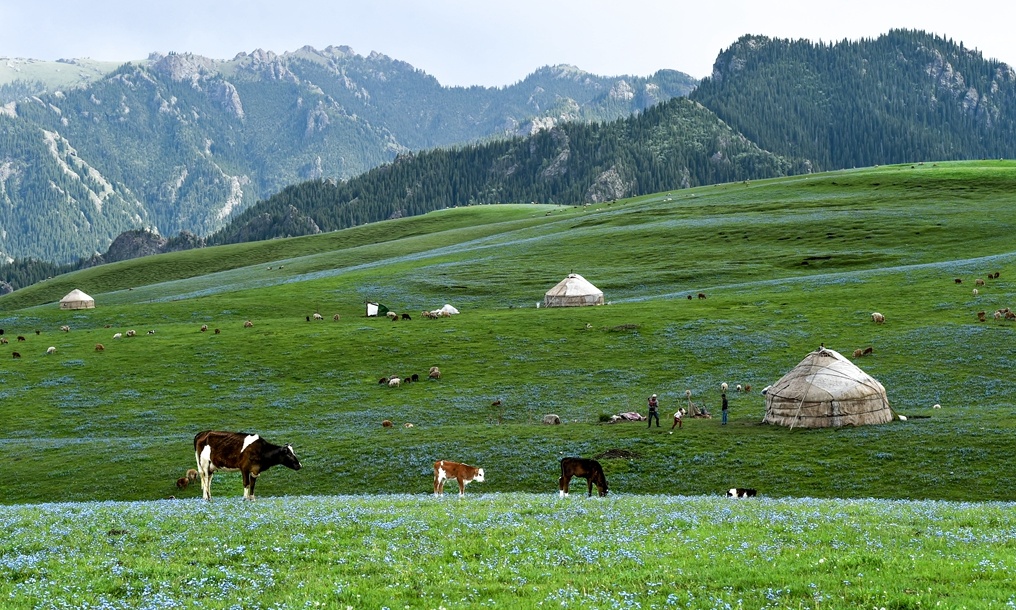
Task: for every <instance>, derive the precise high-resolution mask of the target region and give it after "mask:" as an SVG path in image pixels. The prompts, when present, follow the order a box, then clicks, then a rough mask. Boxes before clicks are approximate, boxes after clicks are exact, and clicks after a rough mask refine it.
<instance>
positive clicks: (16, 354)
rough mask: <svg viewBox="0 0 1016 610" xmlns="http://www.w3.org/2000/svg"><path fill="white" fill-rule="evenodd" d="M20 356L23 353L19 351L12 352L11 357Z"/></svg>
mask: <svg viewBox="0 0 1016 610" xmlns="http://www.w3.org/2000/svg"><path fill="white" fill-rule="evenodd" d="M20 357H21V354H19V353H17V352H11V358H20Z"/></svg>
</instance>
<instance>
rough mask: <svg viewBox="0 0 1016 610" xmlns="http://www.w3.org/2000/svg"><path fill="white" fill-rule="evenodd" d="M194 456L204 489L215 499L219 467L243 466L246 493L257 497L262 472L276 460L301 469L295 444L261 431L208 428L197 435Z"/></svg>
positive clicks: (206, 496) (250, 497)
mask: <svg viewBox="0 0 1016 610" xmlns="http://www.w3.org/2000/svg"><path fill="white" fill-rule="evenodd" d="M194 458H195V459H196V460H197V462H198V474H200V475H201V493H202V495H203V496H204V498H205V500H211V499H212V475H213V474H214V473H215V471H216V470H223V471H231V470H232V471H235V470H239V471H240V473H241V474H242V475H243V497H244V499H245V500H253V499H254V484H255V483H256V482H257V478H258V475H259V474H261V473H262V472H263V471H265V470H268V469H269V468H271V467H272V466H275V465H276V464H282V465H283V466H285V467H287V468H292V469H293V470H300V460H299V459H297V457H296V454H295V453H293V446H292V445H281V446H280V445H273V444H271V443H269V442H268V441H266V440H264V439H263V438H261V437H260V436H258V435H257V434H247V433H246V432H223V431H221V430H205V431H204V432H198V434H197V435H196V436H195V437H194Z"/></svg>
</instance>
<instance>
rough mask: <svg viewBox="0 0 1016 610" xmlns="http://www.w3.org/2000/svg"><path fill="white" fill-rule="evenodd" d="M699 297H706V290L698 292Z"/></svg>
mask: <svg viewBox="0 0 1016 610" xmlns="http://www.w3.org/2000/svg"><path fill="white" fill-rule="evenodd" d="M698 298H700V299H704V298H706V293H704V292H700V293H698Z"/></svg>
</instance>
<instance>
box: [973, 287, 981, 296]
mask: <svg viewBox="0 0 1016 610" xmlns="http://www.w3.org/2000/svg"><path fill="white" fill-rule="evenodd" d="M978 294H980V292H978V290H977V289H976V288H974V290H973V295H974V296H975V297H976V296H977V295H978Z"/></svg>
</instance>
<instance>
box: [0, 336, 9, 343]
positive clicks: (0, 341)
mask: <svg viewBox="0 0 1016 610" xmlns="http://www.w3.org/2000/svg"><path fill="white" fill-rule="evenodd" d="M0 343H2V344H3V345H7V343H8V341H7V337H0Z"/></svg>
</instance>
